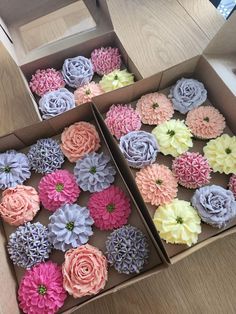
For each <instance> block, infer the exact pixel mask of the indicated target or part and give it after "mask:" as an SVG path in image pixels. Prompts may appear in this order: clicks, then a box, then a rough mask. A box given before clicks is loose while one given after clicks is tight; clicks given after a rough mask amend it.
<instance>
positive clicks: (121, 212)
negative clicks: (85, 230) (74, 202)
mask: <svg viewBox="0 0 236 314" xmlns="http://www.w3.org/2000/svg"><path fill="white" fill-rule="evenodd" d="M88 208H89V211H90V214H91V216H92V218H93V219H94V225H95V226H96V227H97V228H99V229H100V230H112V229H114V228H119V227H121V226H123V225H125V224H126V223H127V221H128V218H129V215H130V213H131V206H130V200H129V198H128V197H127V196H126V195H125V193H124V192H123V191H122V190H121V189H120V188H119V187H118V186H114V185H112V186H110V187H109V188H107V189H106V190H103V191H101V192H98V193H94V194H92V195H91V196H90V198H89V201H88Z"/></svg>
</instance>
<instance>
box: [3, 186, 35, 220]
mask: <svg viewBox="0 0 236 314" xmlns="http://www.w3.org/2000/svg"><path fill="white" fill-rule="evenodd" d="M39 209H40V205H39V195H38V193H37V191H36V190H35V189H34V188H33V187H32V186H25V185H17V186H16V187H15V188H8V189H7V190H5V191H4V192H3V193H2V199H1V203H0V214H1V217H2V219H3V220H4V221H5V222H7V223H9V224H10V225H13V226H19V225H22V224H24V223H25V222H28V221H31V220H32V219H33V218H34V216H35V215H36V214H37V212H38V211H39Z"/></svg>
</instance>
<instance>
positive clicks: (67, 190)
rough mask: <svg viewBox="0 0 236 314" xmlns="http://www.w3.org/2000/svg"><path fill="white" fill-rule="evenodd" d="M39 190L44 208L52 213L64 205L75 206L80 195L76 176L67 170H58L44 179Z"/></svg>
mask: <svg viewBox="0 0 236 314" xmlns="http://www.w3.org/2000/svg"><path fill="white" fill-rule="evenodd" d="M38 189H39V198H40V201H41V202H42V204H43V206H44V208H46V209H48V210H49V211H52V212H54V211H55V210H56V209H58V208H59V207H61V206H62V205H64V204H73V203H74V202H75V201H76V200H77V198H78V197H79V195H80V188H79V187H78V186H77V184H76V178H75V176H74V175H73V174H72V173H70V172H69V171H67V170H57V171H55V172H53V173H50V174H48V175H46V176H44V177H42V179H41V180H40V182H39V186H38Z"/></svg>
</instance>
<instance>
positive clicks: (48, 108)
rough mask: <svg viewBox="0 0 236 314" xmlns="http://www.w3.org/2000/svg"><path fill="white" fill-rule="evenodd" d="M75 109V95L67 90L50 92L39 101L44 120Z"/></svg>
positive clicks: (61, 89)
mask: <svg viewBox="0 0 236 314" xmlns="http://www.w3.org/2000/svg"><path fill="white" fill-rule="evenodd" d="M74 107H75V98H74V95H73V94H72V93H71V92H69V91H68V89H66V88H60V89H58V90H56V91H53V92H48V93H46V94H44V95H43V97H42V98H40V100H39V110H40V112H41V114H42V118H43V119H50V118H52V117H55V116H58V115H59V114H62V113H63V112H66V111H68V110H71V109H73V108H74Z"/></svg>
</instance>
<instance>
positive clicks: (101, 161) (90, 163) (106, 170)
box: [74, 153, 116, 193]
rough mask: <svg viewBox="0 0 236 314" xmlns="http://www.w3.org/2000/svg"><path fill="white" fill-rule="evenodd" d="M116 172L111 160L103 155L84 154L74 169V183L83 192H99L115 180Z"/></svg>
mask: <svg viewBox="0 0 236 314" xmlns="http://www.w3.org/2000/svg"><path fill="white" fill-rule="evenodd" d="M115 174H116V170H115V167H114V166H113V165H112V163H111V158H110V157H109V156H107V155H104V154H103V153H100V154H97V153H90V154H86V155H85V156H84V157H83V158H82V159H81V160H78V161H77V163H76V166H75V168H74V175H75V177H76V182H77V184H78V185H79V187H80V188H81V189H82V190H83V191H89V192H91V193H94V192H100V191H102V190H104V189H106V188H108V187H109V186H110V185H111V184H112V183H113V182H114V180H115Z"/></svg>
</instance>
